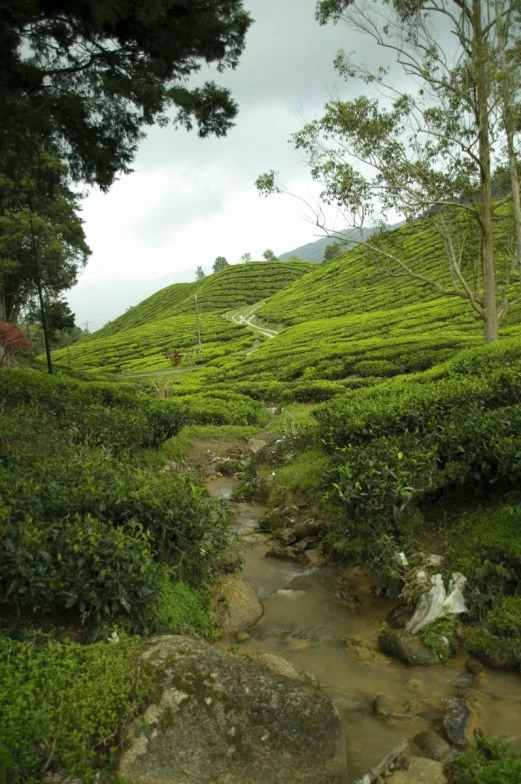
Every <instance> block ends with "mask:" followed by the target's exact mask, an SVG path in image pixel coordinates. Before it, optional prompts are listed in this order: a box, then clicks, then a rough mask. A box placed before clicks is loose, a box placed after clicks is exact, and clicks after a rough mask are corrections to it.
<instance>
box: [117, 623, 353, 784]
mask: <svg viewBox="0 0 521 784" xmlns="http://www.w3.org/2000/svg"><path fill="white" fill-rule="evenodd" d="M142 659H143V660H144V661H143V665H144V666H145V667H146V668H147V669H149V668H152V669H153V670H154V671H155V672H157V674H158V676H159V679H160V681H159V682H160V683H161V684H162V689H163V690H162V694H161V697H159V698H157V700H156V702H154V703H153V704H152V705H150V706H149V707H148V708H147V710H146V712H145V716H144V720H143V719H142V720H138V721H136V724H135V735H134V737H132V740H131V741H130V746H129V747H128V748H127V749H126V751H124V753H123V755H122V757H121V761H120V767H119V773H120V775H121V777H122V779H123V781H124V782H125V784H246V783H247V784H267V782H269V784H290V782H291V784H346V782H347V781H348V780H349V776H348V773H349V771H348V768H347V762H346V751H345V740H344V733H343V730H342V725H341V721H340V717H339V715H338V712H337V710H336V708H335V707H334V705H333V703H332V702H331V700H330V699H329V698H328V697H326V696H325V695H324V694H323V693H322V692H321V691H320V690H319V689H317V688H315V687H313V686H310V685H309V684H307V683H303V682H302V681H300V680H297V679H292V678H288V677H285V676H283V675H278V674H275V673H274V672H270V671H268V670H265V669H261V668H259V667H257V666H255V665H254V664H253V663H251V662H248V661H244V659H243V657H236V656H231V655H229V654H227V653H224V652H223V651H220V650H217V649H216V648H213V647H212V646H210V645H209V644H207V643H205V642H203V641H201V640H195V639H192V638H189V637H180V636H177V635H167V636H164V637H156V638H152V639H151V640H150V641H149V642H148V643H147V645H146V647H145V651H144V653H143V655H142ZM131 734H132V733H131Z"/></svg>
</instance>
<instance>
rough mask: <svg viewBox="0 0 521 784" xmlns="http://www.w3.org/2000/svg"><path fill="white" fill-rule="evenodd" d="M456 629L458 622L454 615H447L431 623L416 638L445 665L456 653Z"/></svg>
mask: <svg viewBox="0 0 521 784" xmlns="http://www.w3.org/2000/svg"><path fill="white" fill-rule="evenodd" d="M457 627H458V620H457V619H456V618H455V616H454V615H449V616H447V617H445V618H440V619H439V620H437V621H435V622H434V623H431V624H430V625H429V626H427V627H426V628H425V629H423V630H422V631H421V632H420V633H419V634H418V636H419V637H420V638H421V639H422V640H423V642H424V643H425V645H426V646H427V647H428V648H430V649H431V651H434V653H435V654H436V655H437V656H438V658H439V660H440V661H441V662H443V663H444V664H445V663H446V662H447V661H448V660H449V659H450V657H451V656H454V655H455V654H456V653H457V652H458V647H459V645H458V637H457V635H456V629H457Z"/></svg>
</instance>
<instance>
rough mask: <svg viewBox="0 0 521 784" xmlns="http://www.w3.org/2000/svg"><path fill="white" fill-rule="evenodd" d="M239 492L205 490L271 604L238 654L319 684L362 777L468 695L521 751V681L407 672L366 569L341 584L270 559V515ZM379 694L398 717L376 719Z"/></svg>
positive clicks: (224, 485) (336, 575)
mask: <svg viewBox="0 0 521 784" xmlns="http://www.w3.org/2000/svg"><path fill="white" fill-rule="evenodd" d="M236 484H237V483H236V480H234V479H233V478H230V477H223V478H219V479H215V480H213V481H211V482H209V483H208V491H209V493H210V495H212V496H213V497H214V498H220V499H223V500H226V501H227V502H228V503H229V506H230V509H231V512H232V515H233V519H234V521H235V529H236V530H237V532H238V533H239V535H240V537H241V539H242V540H243V541H244V551H243V557H244V567H243V577H244V578H245V579H247V580H248V581H250V582H251V583H252V584H253V585H254V586H255V589H256V591H257V594H258V596H259V598H260V599H261V600H262V602H263V604H264V616H263V617H262V618H261V620H260V621H259V623H258V624H257V625H256V626H254V627H253V628H251V629H249V630H248V633H249V635H250V636H249V639H248V640H247V641H246V642H245V643H243V644H242V645H241V647H242V648H244V649H246V650H247V649H249V650H252V651H258V652H264V653H273V654H277V655H278V656H282V657H283V658H285V659H287V660H288V661H290V662H292V663H293V664H294V665H296V666H297V667H300V668H301V669H303V670H305V671H307V672H309V673H312V674H313V675H315V676H316V677H317V678H318V680H319V681H320V684H321V687H322V689H323V690H324V692H325V693H326V694H328V695H329V696H330V697H331V698H332V700H333V701H334V703H335V704H336V706H337V709H338V711H339V713H340V716H341V717H342V721H343V725H344V729H345V736H346V743H347V753H348V762H349V770H350V771H352V773H353V776H354V777H355V778H357V777H358V776H361V775H363V774H364V773H367V771H368V770H369V769H370V768H371V767H372V766H374V765H375V764H377V763H378V762H379V761H380V760H381V759H382V758H383V757H384V756H385V755H386V754H387V753H388V752H389V751H390V750H391V749H392V748H393V747H394V746H396V745H397V744H398V743H399V742H400V741H401V740H403V739H404V738H412V737H413V736H414V735H416V733H418V732H420V731H422V730H426V729H436V728H437V727H439V723H440V721H441V719H442V716H443V699H444V698H446V697H454V696H462V695H464V696H465V697H466V699H467V700H468V702H469V704H470V705H471V706H472V708H473V710H474V712H475V715H476V719H477V721H476V723H477V725H478V726H479V727H480V728H481V729H482V730H483V732H484V733H485V734H490V735H499V736H502V737H504V738H509V739H511V740H512V742H513V743H514V744H515V745H516V746H518V747H519V748H520V749H521V678H520V676H519V674H517V673H501V672H495V671H492V670H487V671H486V672H484V673H481V674H480V675H479V676H478V677H477V678H473V677H472V676H471V675H470V674H469V673H467V672H466V670H465V658H464V657H460V658H457V659H453V660H451V662H450V664H449V665H439V666H433V667H406V666H404V665H401V664H399V663H398V662H394V661H393V660H391V659H389V658H388V657H386V656H383V655H382V654H380V653H379V652H378V650H377V645H376V640H377V635H378V628H379V626H380V624H381V623H382V621H383V620H384V619H385V617H386V615H387V613H388V612H389V609H390V607H391V606H392V605H391V604H390V603H389V602H388V601H387V600H385V599H382V598H378V597H376V596H375V595H374V594H373V593H372V591H371V588H372V586H373V585H374V584H375V579H374V576H373V577H371V575H369V574H364V572H363V570H360V569H351V570H347V572H344V575H343V576H342V571H341V570H340V571H339V570H338V569H333V568H329V567H324V568H319V569H318V568H309V567H306V566H305V565H300V564H294V563H293V562H290V561H284V560H279V559H276V558H266V557H265V554H266V552H267V550H268V549H269V547H268V545H267V543H266V539H267V537H266V536H265V535H263V534H262V533H259V532H258V530H257V528H258V520H259V519H260V518H261V517H262V515H263V514H264V512H265V507H263V506H262V505H260V504H256V503H245V502H239V503H236V502H233V501H231V500H230V498H231V495H232V493H233V490H234V488H235V487H236ZM351 589H352V590H351ZM353 594H354V596H356V599H355V598H354V596H353ZM346 641H347V643H346ZM232 642H233V640H231V641H228V642H226V641H221V644H224V645H230V644H231V643H232ZM378 694H382V695H385V696H386V697H388V698H389V699H390V700H391V701H392V702H393V703H394V706H395V711H396V714H397V715H396V716H395V717H393V718H390V719H382V718H380V717H378V716H375V715H374V714H373V712H372V710H371V704H372V701H373V699H374V697H375V696H376V695H378Z"/></svg>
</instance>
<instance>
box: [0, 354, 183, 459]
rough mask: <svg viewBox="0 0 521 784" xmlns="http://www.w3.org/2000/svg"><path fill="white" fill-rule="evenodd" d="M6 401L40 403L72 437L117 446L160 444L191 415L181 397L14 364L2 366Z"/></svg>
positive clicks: (1, 394) (0, 393)
mask: <svg viewBox="0 0 521 784" xmlns="http://www.w3.org/2000/svg"><path fill="white" fill-rule="evenodd" d="M2 403H4V404H6V405H8V406H17V405H42V406H44V407H45V409H46V410H47V411H51V412H52V413H53V414H54V415H55V416H56V425H57V426H58V427H60V428H62V429H64V430H67V432H68V435H69V437H71V438H73V439H74V440H76V441H78V442H80V443H87V444H89V445H91V446H103V447H104V448H105V449H111V450H114V451H122V450H133V449H138V448H140V447H144V446H145V447H146V446H158V445H159V444H161V443H162V442H163V441H165V440H166V439H167V438H170V437H171V436H172V435H174V434H175V433H177V431H178V430H179V429H180V428H181V427H182V425H184V424H185V422H186V421H187V412H186V406H185V405H184V404H183V403H182V402H180V401H172V400H153V399H148V398H146V397H145V396H144V395H139V394H136V393H135V392H131V391H129V390H128V388H126V387H125V386H124V385H119V384H114V383H108V382H89V383H85V382H82V381H78V380H76V379H73V378H67V377H65V376H57V377H54V378H53V377H50V376H48V375H46V374H43V373H38V372H26V371H23V370H18V369H14V368H12V369H6V370H3V371H1V372H0V405H1V404H2ZM0 443H1V441H0Z"/></svg>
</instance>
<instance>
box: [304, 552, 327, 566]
mask: <svg viewBox="0 0 521 784" xmlns="http://www.w3.org/2000/svg"><path fill="white" fill-rule="evenodd" d="M304 556H305V558H306V560H307V562H308V563H309V565H310V566H324V564H325V559H324V556H323V555H322V553H321V552H320V550H305V551H304Z"/></svg>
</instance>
